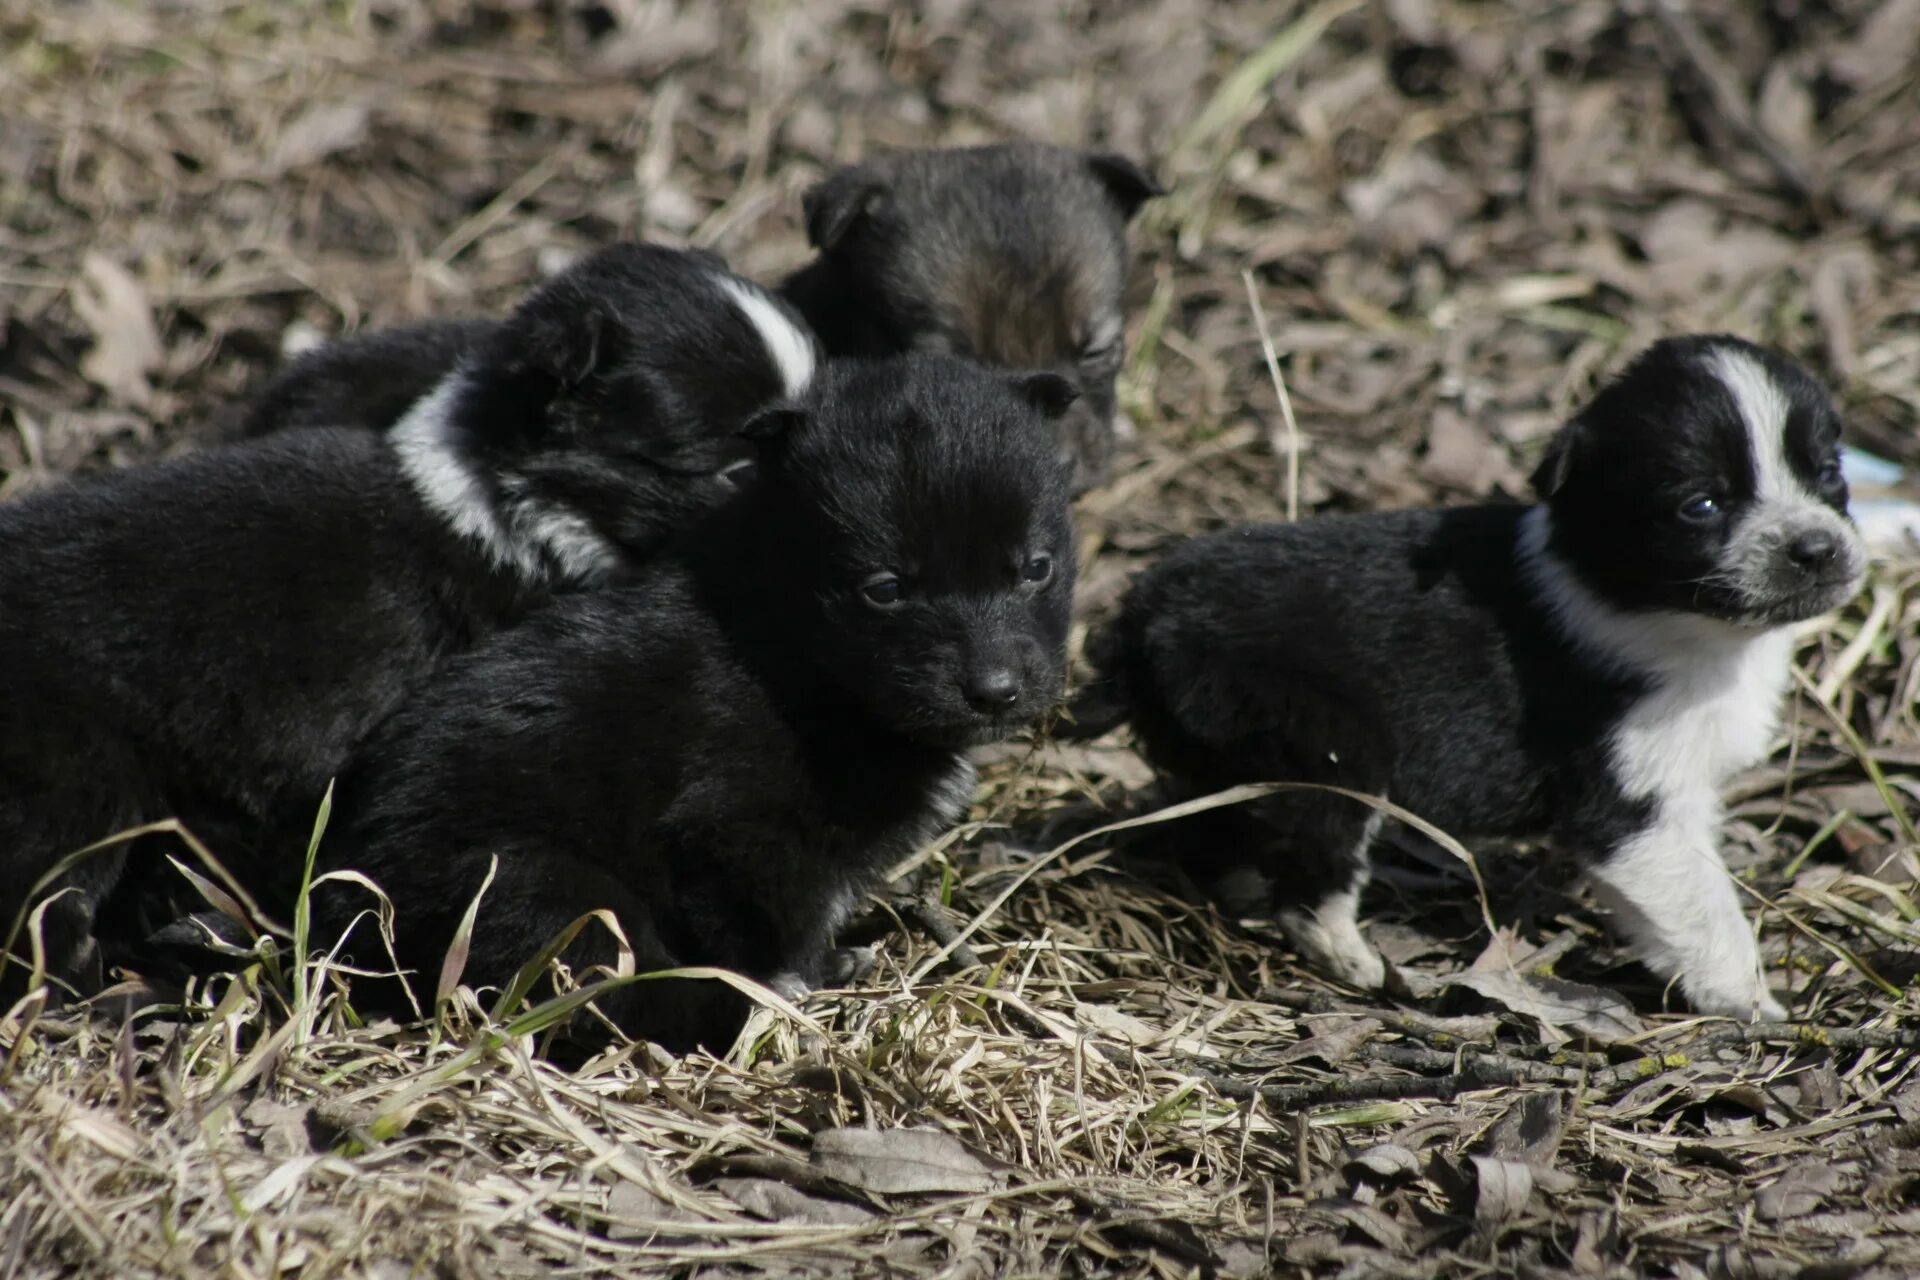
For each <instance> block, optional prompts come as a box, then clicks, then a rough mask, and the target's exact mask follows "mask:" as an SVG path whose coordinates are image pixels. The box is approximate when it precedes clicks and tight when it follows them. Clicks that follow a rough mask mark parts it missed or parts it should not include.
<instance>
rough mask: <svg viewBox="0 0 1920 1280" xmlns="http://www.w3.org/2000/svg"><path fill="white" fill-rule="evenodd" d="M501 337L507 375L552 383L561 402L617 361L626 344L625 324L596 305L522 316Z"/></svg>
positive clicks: (557, 301)
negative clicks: (623, 328) (504, 350)
mask: <svg viewBox="0 0 1920 1280" xmlns="http://www.w3.org/2000/svg"><path fill="white" fill-rule="evenodd" d="M562 301H563V300H560V299H554V300H553V302H554V303H555V304H560V303H561V302H562ZM569 301H570V300H569ZM500 336H501V338H502V339H503V340H504V342H505V343H506V345H507V348H508V349H507V351H506V352H505V353H503V359H502V361H501V365H502V368H503V370H504V371H505V372H506V373H508V374H509V375H521V376H525V377H531V378H534V379H536V380H544V381H548V382H550V383H551V392H552V394H553V395H555V396H559V395H564V394H565V393H567V392H569V391H572V390H574V389H575V388H577V387H579V386H581V385H582V384H584V383H585V382H586V381H587V380H588V379H590V378H591V377H593V375H594V373H595V372H596V371H597V370H599V369H601V368H602V367H604V366H605V365H607V364H609V363H611V362H612V361H614V360H617V359H618V358H619V356H620V353H621V348H622V346H623V345H624V343H625V334H624V332H623V331H622V329H621V326H620V323H619V322H618V321H617V320H616V319H615V318H614V317H613V316H611V315H609V314H608V313H607V312H606V311H605V310H604V309H602V308H601V307H598V306H596V305H594V304H593V303H591V302H586V303H577V304H573V305H550V306H546V307H542V308H540V309H539V310H538V311H536V312H530V313H522V314H521V315H519V316H516V317H514V318H512V319H510V320H509V321H508V322H507V324H506V325H505V326H504V328H503V329H502V331H501V335H500Z"/></svg>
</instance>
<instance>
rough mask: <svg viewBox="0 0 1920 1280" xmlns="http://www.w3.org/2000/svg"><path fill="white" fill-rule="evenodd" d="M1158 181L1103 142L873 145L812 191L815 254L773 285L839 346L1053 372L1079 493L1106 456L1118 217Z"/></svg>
mask: <svg viewBox="0 0 1920 1280" xmlns="http://www.w3.org/2000/svg"><path fill="white" fill-rule="evenodd" d="M1161 194H1163V192H1162V188H1161V187H1160V184H1159V183H1157V182H1155V181H1154V179H1153V177H1152V176H1151V175H1150V174H1148V173H1147V172H1146V171H1145V170H1143V169H1142V168H1140V166H1139V165H1137V164H1135V163H1134V162H1133V161H1131V160H1128V159H1126V158H1125V157H1124V156H1118V155H1114V154H1112V153H1109V152H1085V151H1074V150H1069V149H1066V148H1062V147H1051V146H1044V145H1041V144H1039V143H1031V142H1014V143H1004V144H1001V145H998V146H987V147H964V148H954V149H930V150H902V151H888V152H882V153H880V154H878V155H875V156H872V157H870V158H868V159H867V160H865V161H864V162H862V163H861V164H858V165H855V166H853V167H851V168H846V169H841V170H838V171H837V172H835V173H832V174H830V175H829V176H828V177H827V178H826V179H825V180H823V181H822V182H821V183H820V184H819V185H818V186H816V187H814V188H813V189H812V190H811V191H809V192H807V194H806V222H807V239H808V240H809V241H810V242H811V243H812V244H813V246H814V248H815V249H817V250H818V251H819V256H818V257H817V258H816V259H815V260H814V261H813V262H812V263H810V264H808V265H807V266H806V267H803V268H802V269H801V270H800V271H799V272H798V273H796V274H795V275H793V276H792V277H790V278H789V279H788V280H787V281H786V283H785V284H783V285H782V286H781V289H782V291H783V292H784V293H785V294H786V295H787V297H788V298H789V299H791V300H792V302H793V303H794V305H795V306H797V307H799V309H800V311H801V313H802V314H803V315H805V316H806V318H807V322H808V323H809V324H810V325H812V326H813V328H814V331H815V332H816V333H818V334H819V335H820V340H821V342H822V344H823V345H824V346H825V347H826V349H827V351H828V352H829V353H830V354H833V355H880V354H887V353H892V352H901V351H915V350H917V351H945V352H951V353H953V354H955V355H961V356H967V357H969V358H971V359H974V360H978V361H981V362H982V363H984V364H988V365H993V366H995V367H998V368H1005V369H1051V370H1055V371H1057V372H1060V373H1063V374H1065V375H1067V376H1069V377H1070V378H1072V379H1073V381H1074V382H1075V384H1076V385H1077V386H1078V387H1079V388H1080V392H1081V398H1080V401H1079V403H1078V405H1077V406H1076V407H1075V409H1074V411H1073V412H1072V413H1071V414H1070V415H1069V416H1068V417H1067V419H1066V420H1065V421H1064V422H1062V423H1061V440H1060V447H1061V454H1062V456H1063V457H1065V458H1067V459H1068V460H1070V461H1071V463H1072V464H1073V468H1074V485H1075V489H1076V491H1079V490H1084V489H1088V488H1092V487H1094V486H1096V485H1098V484H1100V483H1102V482H1103V481H1104V480H1105V479H1106V477H1107V475H1108V473H1109V470H1110V467H1111V464H1112V457H1113V413H1114V378H1115V376H1116V375H1117V374H1118V373H1119V371H1120V364H1121V358H1122V355H1123V345H1122V344H1123V339H1124V337H1125V319H1126V317H1125V315H1124V313H1123V312H1122V310H1121V294H1122V291H1123V289H1124V288H1125V285H1126V279H1127V235H1126V233H1127V224H1128V222H1130V221H1131V220H1132V218H1133V216H1134V214H1135V213H1137V212H1138V211H1139V209H1140V206H1141V204H1143V203H1144V202H1145V201H1147V200H1148V199H1150V198H1152V197H1154V196H1157V195H1161Z"/></svg>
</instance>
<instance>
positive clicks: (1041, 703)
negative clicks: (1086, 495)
mask: <svg viewBox="0 0 1920 1280" xmlns="http://www.w3.org/2000/svg"><path fill="white" fill-rule="evenodd" d="M1073 399H1074V391H1073V388H1072V387H1071V385H1070V384H1069V383H1067V382H1066V381H1065V380H1064V379H1062V378H1059V377H1057V376H1055V375H1053V374H1048V373H1035V374H1025V375H1017V374H1009V375H1002V374H994V373H989V372H987V371H985V370H982V369H980V368H978V367H977V366H974V365H970V364H966V363H963V362H961V361H958V360H954V359H951V358H946V357H932V356H918V357H906V358H902V359H900V360H896V361H888V362H879V363H872V364H867V363H863V362H857V361H835V362H833V363H831V364H829V365H828V366H827V367H826V368H825V369H823V370H822V371H821V373H820V375H819V377H818V379H817V380H816V382H815V385H814V388H813V390H812V392H810V393H809V394H808V395H807V396H805V397H803V398H801V399H800V400H798V401H797V402H795V403H794V404H792V405H789V406H785V407H782V408H779V409H776V410H773V411H771V412H770V413H769V414H768V415H767V418H766V419H765V420H763V422H762V424H761V426H760V427H756V428H753V430H760V429H762V428H766V429H768V430H769V432H770V435H769V439H768V441H767V444H766V447H765V453H764V456H763V458H762V475H761V477H760V479H759V480H758V481H757V482H756V483H755V484H754V485H753V486H751V487H750V488H749V489H748V490H747V491H746V492H745V493H743V494H742V495H741V496H740V498H739V499H738V500H736V501H735V502H733V503H731V504H729V505H727V506H726V507H724V508H722V509H721V510H719V511H718V512H716V513H715V514H714V515H713V516H712V517H711V518H710V519H709V520H708V521H707V522H706V523H704V524H702V525H701V526H700V527H699V529H698V531H697V532H696V533H695V534H694V535H692V536H689V537H687V538H684V539H681V540H680V541H678V542H677V543H676V544H675V545H674V547H673V548H671V549H670V550H669V552H668V553H667V555H666V556H664V557H663V558H662V559H661V560H660V561H658V562H657V563H656V565H655V566H654V567H653V569H652V570H651V571H650V572H648V573H647V574H645V575H644V576H642V577H640V578H638V579H636V580H635V582H634V583H633V584H631V585H630V586H627V587H622V588H620V589H617V590H613V591H605V592H596V593H592V594H588V595H581V596H577V597H575V598H573V599H570V600H565V601H556V602H555V603H554V604H553V606H552V607H550V608H548V609H546V610H544V611H542V612H541V613H540V614H539V615H538V616H537V617H534V618H532V619H530V620H529V621H527V622H526V623H525V624H523V625H522V626H519V627H516V628H514V629H512V630H510V631H506V632H502V633H501V634H499V635H497V636H495V637H493V638H492V639H491V640H490V641H488V642H487V643H486V644H484V645H482V646H480V647H479V648H477V649H475V650H474V651H473V652H472V653H470V654H468V655H465V656H464V657H462V658H461V659H460V660H458V661H457V662H455V663H454V664H453V665H452V666H451V667H450V669H449V670H448V671H447V672H446V673H445V674H443V675H442V676H440V677H439V678H437V679H436V680H434V681H433V682H432V684H431V685H430V686H429V687H428V688H427V689H426V690H424V691H423V692H422V693H421V694H420V696H418V697H416V698H415V699H414V700H413V701H412V702H410V703H409V704H408V705H407V706H406V707H405V708H404V709H403V710H401V712H400V713H399V714H398V715H396V716H395V717H394V718H393V719H392V720H391V721H389V722H388V724H387V725H386V726H384V727H383V728H382V729H381V731H380V732H379V734H378V735H377V736H376V737H375V738H374V739H373V740H372V741H371V742H370V743H369V745H368V747H367V749H366V750H365V751H364V752H363V753H362V754H361V757H360V759H359V761H358V762H357V763H356V765H355V767H354V768H353V770H352V771H350V772H349V773H348V775H347V776H346V777H345V778H344V779H343V780H342V781H341V786H340V796H339V808H338V821H337V823H336V825H335V827H334V830H333V831H332V832H330V833H329V836H328V842H327V844H326V845H325V846H323V849H322V858H323V859H324V861H325V864H326V865H327V866H329V867H332V868H350V869H353V870H357V871H361V872H364V873H365V874H366V875H368V876H370V877H371V878H372V879H373V880H374V881H375V882H377V883H378V884H380V885H381V886H382V887H383V888H384V889H385V891H386V892H387V893H388V894H389V895H390V896H391V899H392V902H393V906H394V913H395V922H394V927H395V936H396V941H397V953H398V958H399V959H400V961H401V963H402V964H403V965H405V966H406V967H408V968H410V969H412V970H413V971H415V973H417V974H425V975H431V974H434V973H437V972H438V971H439V968H440V963H441V959H442V957H443V956H444V955H445V954H446V951H447V947H448V945H449V944H450V943H451V942H452V940H453V938H454V936H455V931H456V929H457V928H458V927H459V925H460V922H461V917H462V914H463V913H464V911H465V910H466V908H467V904H468V903H469V902H471V901H473V900H474V899H475V898H476V896H478V898H479V902H480V905H479V910H478V915H477V917H476V924H475V927H474V930H473V933H472V942H471V946H470V949H469V951H468V953H467V958H466V968H465V971H464V977H465V980H466V981H467V982H469V983H470V984H472V985H474V986H476V987H478V986H487V985H491V986H500V985H504V984H505V983H506V982H508V981H509V980H510V979H511V978H512V977H513V975H514V973H515V972H516V971H517V969H518V968H519V966H521V965H522V964H524V963H526V962H527V961H528V960H529V959H530V958H532V956H533V955H534V954H535V952H536V951H537V950H538V949H539V948H540V947H541V946H543V945H544V944H546V943H547V942H548V941H549V940H551V939H553V938H555V937H556V936H557V935H559V934H560V933H561V932H562V931H563V930H564V929H566V928H567V926H568V925H569V924H570V923H571V922H573V921H574V920H576V919H578V918H579V917H580V916H582V915H583V914H584V913H586V912H589V911H593V910H609V911H612V912H613V913H614V914H615V915H616V916H617V917H618V919H619V921H620V924H621V926H622V928H623V930H624V931H625V934H626V937H627V938H628V940H629V941H630V942H631V944H632V947H633V953H634V960H635V963H636V965H637V966H638V968H639V970H640V971H641V972H649V971H657V970H661V969H668V968H677V967H680V966H684V965H719V966H723V967H726V968H730V969H733V970H735V971H737V972H741V973H745V974H748V975H750V976H752V977H755V978H758V979H759V980H761V981H763V982H769V983H772V984H774V985H776V986H778V987H782V988H785V989H786V990H788V991H789V992H792V991H795V990H798V989H804V988H806V987H809V986H812V985H815V984H817V983H818V982H819V981H820V980H821V978H822V976H823V965H824V962H825V960H826V958H827V955H828V951H829V947H830V946H831V944H832V941H833V937H834V933H835V931H836V930H837V929H838V928H839V927H840V925H841V924H842V923H843V922H844V918H845V916H846V914H847V912H848V911H849V910H851V909H852V907H853V906H854V904H856V903H858V902H859V900H860V896H861V895H862V894H863V893H864V892H865V891H866V890H867V889H869V888H871V887H873V885H874V883H875V881H876V879H877V877H878V875H879V873H880V872H881V871H882V870H883V869H884V868H886V867H887V866H888V865H890V864H891V863H893V862H894V861H897V860H898V859H900V858H902V857H904V856H906V855H907V854H908V853H910V852H911V851H912V850H913V849H914V848H915V847H916V846H917V845H918V844H919V843H920V842H922V841H925V840H927V839H930V838H931V837H933V836H934V835H936V834H938V833H939V832H940V831H941V830H942V829H944V828H945V827H946V826H948V825H950V824H951V823H953V822H954V821H956V820H957V819H958V818H959V817H960V816H961V815H962V814H963V813H964V812H965V810H966V805H967V802H968V800H969V798H970V797H971V795H972V792H973V770H972V767H971V765H970V764H969V762H968V758H967V749H968V748H969V747H971V746H974V745H977V744H980V743H984V742H993V741H997V740H999V739H1002V738H1005V737H1007V736H1009V735H1010V734H1012V733H1013V732H1014V731H1016V730H1017V729H1019V728H1020V727H1021V726H1023V725H1026V724H1028V723H1030V722H1032V721H1033V720H1034V719H1036V718H1037V717H1039V716H1040V715H1041V714H1043V713H1044V712H1046V711H1047V710H1048V709H1049V708H1051V707H1052V706H1053V704H1054V702H1055V700H1056V699H1057V698H1058V696H1059V693H1060V687H1061V682H1062V680H1063V678H1064V674H1065V666H1066V637H1067V624H1068V616H1069V612H1070V610H1071V603H1072V595H1073V533H1072V528H1071V525H1070V523H1069V515H1068V506H1067V470H1066V468H1065V466H1064V465H1062V464H1060V463H1059V462H1058V461H1057V460H1056V458H1055V456H1054V453H1053V441H1054V439H1055V432H1056V429H1057V425H1058V422H1059V420H1060V417H1061V416H1062V415H1063V414H1064V413H1065V412H1066V410H1067V408H1068V407H1069V406H1070V405H1071V404H1072V402H1073ZM495 859H497V860H498V861H497V870H496V871H495V872H494V874H493V876H492V879H491V883H490V884H489V883H488V869H489V866H490V865H492V864H493V863H494V860H495ZM483 886H484V888H483ZM328 889H329V891H326V892H322V893H320V894H318V895H316V899H315V920H316V927H317V928H318V929H319V930H320V933H319V935H318V936H319V937H321V938H323V939H326V940H328V941H331V940H332V938H334V937H336V936H338V934H339V933H340V931H341V930H343V929H345V928H346V927H347V926H348V925H350V924H351V923H352V921H353V919H354V917H355V915H356V914H357V913H359V912H360V911H361V910H362V909H363V908H364V907H366V906H367V905H368V904H369V902H370V899H369V897H368V895H367V894H366V893H365V892H364V891H363V890H359V889H356V888H352V887H350V886H344V885H343V886H329V887H328ZM349 949H350V950H351V951H352V952H353V954H354V956H355V958H356V959H357V960H358V961H359V962H360V963H361V964H362V965H365V966H367V967H385V965H386V963H387V962H386V959H385V953H384V950H383V948H382V947H381V946H380V944H379V942H378V940H377V938H376V937H375V935H374V934H373V932H372V930H371V928H370V927H369V926H363V927H362V928H361V929H360V930H359V931H358V932H356V933H355V934H354V935H353V940H352V943H351V945H350V947H349ZM566 958H567V960H568V961H569V963H571V964H573V965H574V966H575V968H576V972H578V970H579V969H580V968H581V967H583V966H588V965H594V964H603V963H607V962H610V961H611V960H612V959H613V958H614V948H613V945H612V943H611V940H610V937H609V935H607V934H606V933H605V932H604V931H602V930H601V929H600V928H599V926H597V925H595V926H593V927H592V928H591V929H590V930H589V932H588V933H587V934H585V935H583V936H582V937H581V938H580V939H579V940H578V941H577V942H576V943H575V945H574V946H573V947H572V948H571V949H570V950H569V952H568V953H567V956H566ZM397 996H398V992H397V990H395V989H394V988H393V987H392V986H391V985H389V986H388V988H387V989H386V990H384V991H383V990H381V988H380V987H379V986H378V985H375V984H371V983H368V982H366V981H364V980H363V981H362V982H359V983H356V988H355V991H354V997H355V1003H356V1005H357V1006H358V1007H362V1008H365V1007H369V1005H370V1004H378V1003H388V1002H393V1001H395V1000H396V998H397ZM399 1007H400V1008H401V1009H404V1008H405V1007H406V1006H405V1004H404V1002H400V1005H399ZM601 1008H602V1010H603V1011H604V1012H605V1013H606V1014H607V1015H608V1016H609V1017H611V1018H612V1019H614V1020H615V1021H616V1022H617V1023H619V1024H620V1025H621V1026H622V1027H624V1028H625V1029H626V1030H627V1031H628V1032H630V1033H632V1034H634V1035H644V1036H648V1037H651V1038H653V1039H656V1040H659V1041H660V1042H662V1043H664V1044H667V1045H668V1046H670V1047H673V1048H687V1047H690V1046H692V1045H697V1044H705V1045H707V1046H708V1047H710V1048H714V1049H720V1048H724V1047H725V1045H726V1044H727V1042H728V1041H730V1040H731V1039H732V1038H733V1036H734V1034H735V1032H736V1031H737V1030H738V1028H739V1025H740V1022H741V1019H742V1017H743V1016H744V1013H745V1009H746V1006H745V1004H744V1002H743V1001H742V1000H741V999H740V998H739V997H738V996H737V995H736V993H734V991H733V990H732V988H730V987H727V986H724V985H722V984H721V983H718V982H697V981H664V980H654V981H647V982H641V983H639V984H637V985H634V986H630V987H627V988H625V989H623V990H619V991H616V992H614V993H612V994H610V995H608V996H607V997H606V998H605V999H604V1000H603V1001H602V1002H601Z"/></svg>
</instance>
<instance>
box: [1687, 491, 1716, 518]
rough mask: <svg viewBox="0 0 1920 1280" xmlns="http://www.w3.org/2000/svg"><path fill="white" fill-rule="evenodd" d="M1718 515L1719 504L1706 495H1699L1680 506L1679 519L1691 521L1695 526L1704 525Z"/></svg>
mask: <svg viewBox="0 0 1920 1280" xmlns="http://www.w3.org/2000/svg"><path fill="white" fill-rule="evenodd" d="M1719 514H1720V503H1719V500H1718V499H1716V498H1713V497H1711V496H1710V495H1708V494H1704V493H1699V494H1695V495H1694V496H1693V497H1691V498H1688V499H1687V500H1686V501H1685V502H1683V503H1681V504H1680V518H1681V519H1682V520H1691V521H1693V522H1694V523H1695V524H1705V523H1706V522H1707V521H1709V520H1712V519H1714V518H1715V517H1717V516H1718V515H1719Z"/></svg>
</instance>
